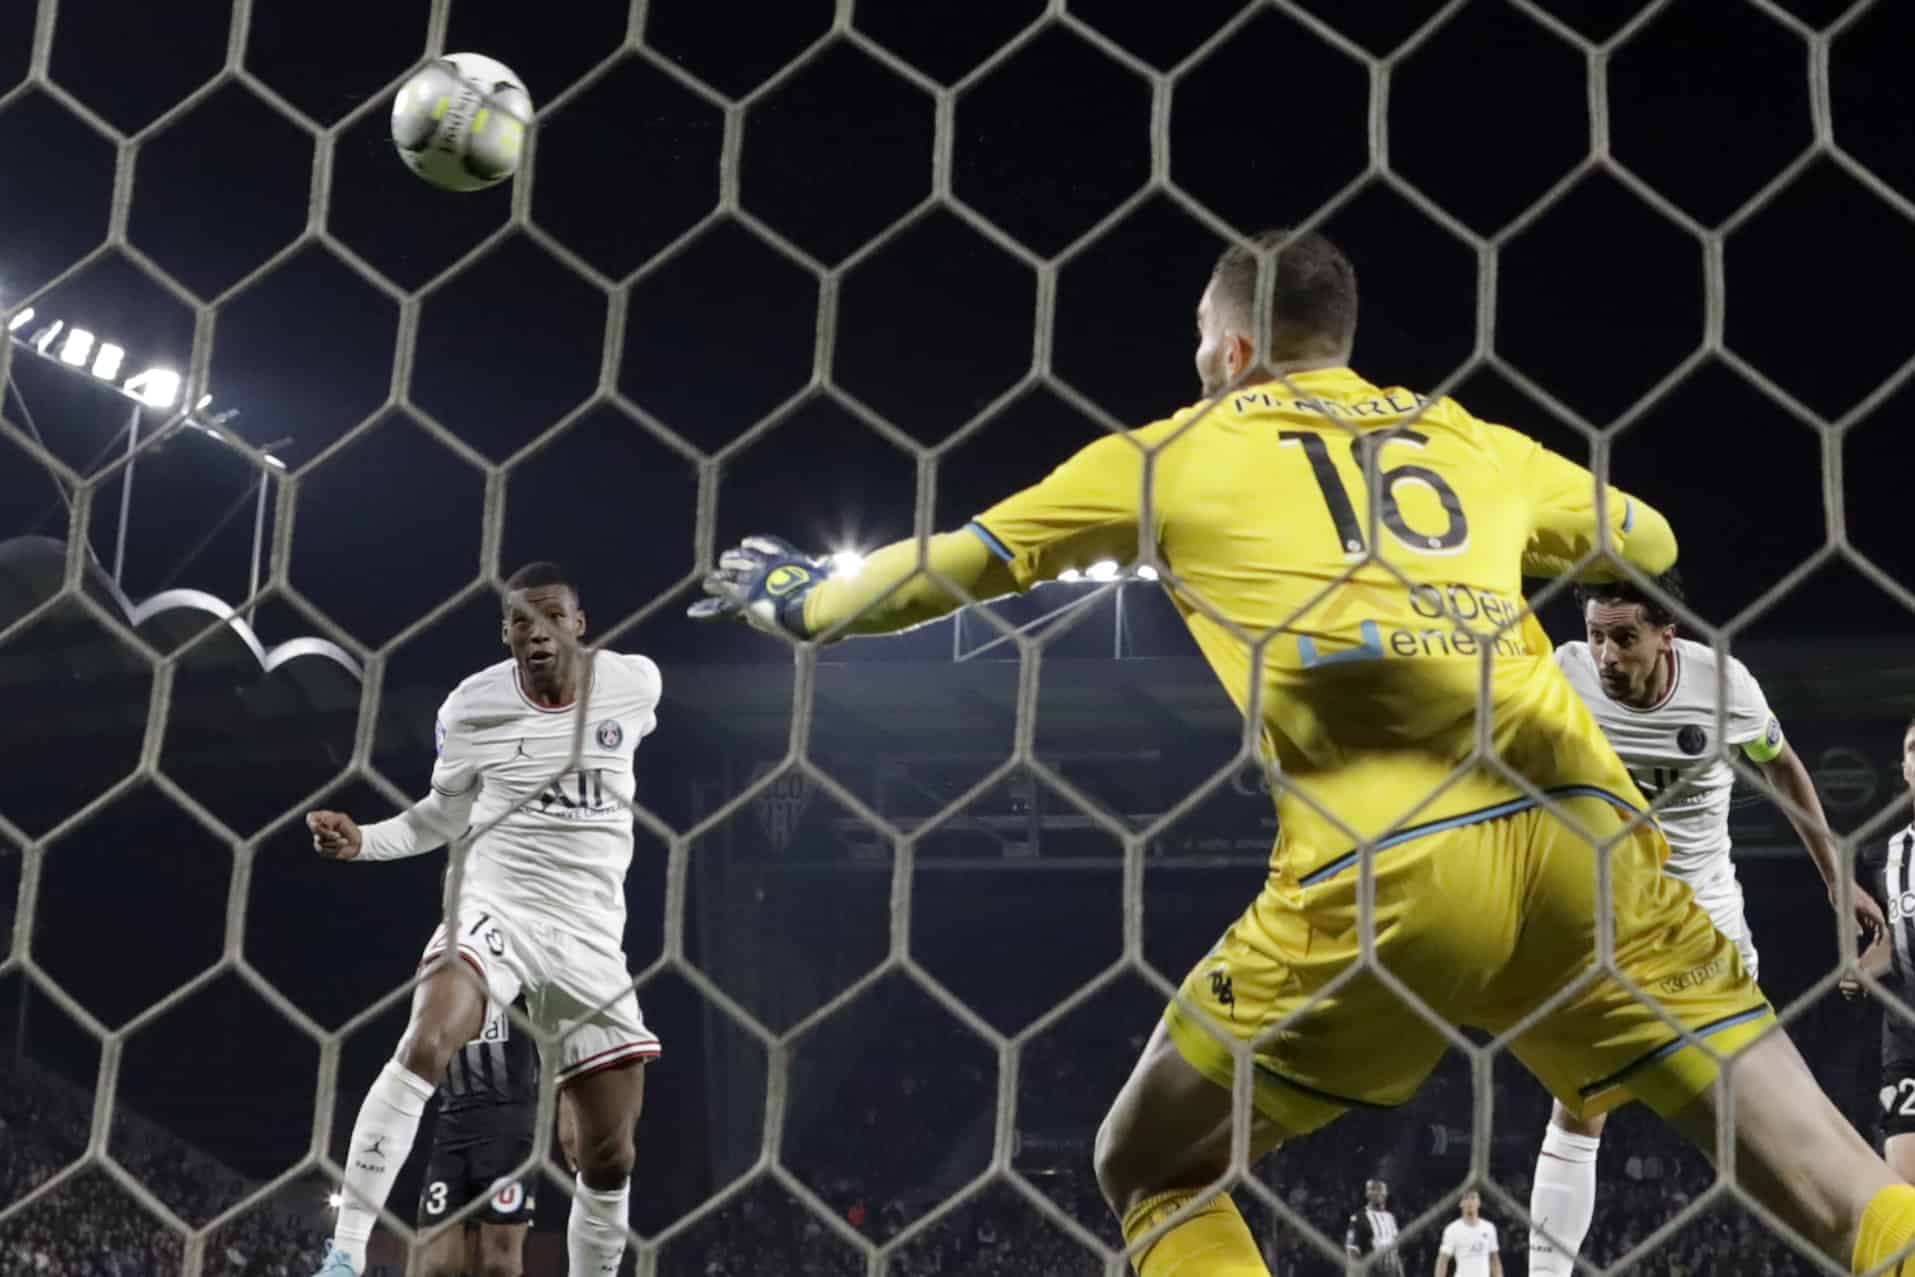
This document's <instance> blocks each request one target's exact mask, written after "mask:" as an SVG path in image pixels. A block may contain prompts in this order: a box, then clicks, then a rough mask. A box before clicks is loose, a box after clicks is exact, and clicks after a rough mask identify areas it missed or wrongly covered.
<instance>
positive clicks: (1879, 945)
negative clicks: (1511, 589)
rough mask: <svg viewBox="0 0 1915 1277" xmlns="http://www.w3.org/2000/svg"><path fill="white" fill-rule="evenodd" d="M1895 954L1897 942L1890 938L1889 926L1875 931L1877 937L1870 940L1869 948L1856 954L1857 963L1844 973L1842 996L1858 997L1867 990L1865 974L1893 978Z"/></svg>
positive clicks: (1873, 977) (1879, 977) (1880, 978)
mask: <svg viewBox="0 0 1915 1277" xmlns="http://www.w3.org/2000/svg"><path fill="white" fill-rule="evenodd" d="M1894 956H1895V942H1894V941H1893V940H1891V939H1890V938H1889V934H1888V928H1887V927H1884V928H1882V929H1881V930H1880V931H1877V932H1876V933H1875V938H1874V939H1873V940H1871V941H1870V942H1869V946H1868V948H1866V949H1864V950H1862V952H1861V953H1860V954H1858V955H1857V956H1856V959H1855V965H1854V966H1852V967H1850V968H1849V969H1848V970H1847V971H1844V972H1843V973H1842V979H1841V983H1840V985H1839V986H1838V987H1840V988H1841V990H1842V996H1843V997H1845V998H1858V997H1860V996H1861V995H1862V994H1863V993H1864V992H1866V989H1865V988H1864V987H1863V985H1862V977H1863V976H1868V977H1870V978H1871V979H1874V980H1893V979H1894V970H1893V959H1894Z"/></svg>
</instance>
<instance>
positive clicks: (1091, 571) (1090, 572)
mask: <svg viewBox="0 0 1915 1277" xmlns="http://www.w3.org/2000/svg"><path fill="white" fill-rule="evenodd" d="M1084 575H1085V576H1086V577H1087V578H1089V579H1090V580H1092V581H1115V580H1116V579H1117V561H1116V560H1115V559H1099V560H1097V562H1095V563H1093V564H1091V565H1090V566H1089V567H1087V568H1085V569H1084Z"/></svg>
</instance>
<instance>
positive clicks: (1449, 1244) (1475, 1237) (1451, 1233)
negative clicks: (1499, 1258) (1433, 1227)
mask: <svg viewBox="0 0 1915 1277" xmlns="http://www.w3.org/2000/svg"><path fill="white" fill-rule="evenodd" d="M1440 1249H1441V1253H1442V1254H1445V1255H1448V1256H1449V1257H1450V1260H1451V1262H1452V1263H1453V1264H1454V1265H1455V1267H1454V1268H1453V1269H1452V1270H1451V1271H1453V1272H1454V1273H1455V1274H1456V1277H1489V1257H1490V1256H1491V1255H1494V1254H1495V1253H1496V1225H1494V1224H1492V1223H1490V1222H1489V1221H1488V1220H1487V1219H1484V1218H1482V1217H1481V1216H1478V1217H1477V1220H1476V1222H1475V1223H1474V1224H1471V1223H1468V1222H1466V1221H1464V1220H1460V1219H1452V1220H1451V1221H1450V1222H1449V1226H1448V1227H1447V1228H1445V1229H1444V1230H1443V1244H1442V1247H1441V1248H1440Z"/></svg>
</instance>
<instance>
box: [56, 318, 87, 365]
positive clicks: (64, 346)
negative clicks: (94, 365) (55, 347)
mask: <svg viewBox="0 0 1915 1277" xmlns="http://www.w3.org/2000/svg"><path fill="white" fill-rule="evenodd" d="M92 353H93V334H92V333H90V332H88V331H87V330H86V329H84V328H69V329H67V334H66V341H64V342H63V343H61V345H60V362H61V363H63V364H72V365H73V366H74V367H75V368H84V367H85V366H86V357H87V356H88V355H90V354H92Z"/></svg>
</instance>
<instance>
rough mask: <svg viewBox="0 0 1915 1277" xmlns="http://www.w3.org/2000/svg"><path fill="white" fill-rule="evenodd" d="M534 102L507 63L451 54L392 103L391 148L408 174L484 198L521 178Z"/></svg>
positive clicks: (409, 83) (476, 55)
mask: <svg viewBox="0 0 1915 1277" xmlns="http://www.w3.org/2000/svg"><path fill="white" fill-rule="evenodd" d="M531 123H532V95H531V94H530V93H528V92H526V89H525V85H524V83H523V82H522V81H520V79H519V77H518V76H516V75H514V74H513V73H512V68H511V67H508V66H506V65H505V63H503V62H500V61H497V60H496V59H493V58H488V57H486V56H485V55H484V54H483V53H448V54H446V55H445V56H444V57H442V58H440V59H438V60H437V61H435V62H433V63H432V65H431V66H428V67H425V68H424V69H423V70H421V71H420V72H419V73H418V74H417V75H415V76H413V77H412V78H411V79H410V80H407V81H406V83H405V87H403V88H401V89H400V90H399V96H398V97H396V98H394V99H393V100H392V144H393V146H395V147H397V148H398V151H399V158H400V159H402V160H404V161H405V162H406V167H407V168H409V169H411V170H412V171H413V172H414V173H417V174H418V175H419V176H420V177H423V178H424V179H425V180H426V181H428V182H430V183H432V184H433V185H434V186H438V187H443V188H444V189H446V190H448V191H477V190H481V189H483V188H485V187H488V186H494V185H497V184H498V183H500V182H503V181H504V180H505V179H506V178H508V177H511V176H512V175H513V174H514V173H516V172H518V171H519V155H520V151H521V149H522V146H523V144H524V141H525V130H526V127H527V126H528V125H530V124H531Z"/></svg>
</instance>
